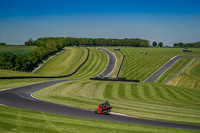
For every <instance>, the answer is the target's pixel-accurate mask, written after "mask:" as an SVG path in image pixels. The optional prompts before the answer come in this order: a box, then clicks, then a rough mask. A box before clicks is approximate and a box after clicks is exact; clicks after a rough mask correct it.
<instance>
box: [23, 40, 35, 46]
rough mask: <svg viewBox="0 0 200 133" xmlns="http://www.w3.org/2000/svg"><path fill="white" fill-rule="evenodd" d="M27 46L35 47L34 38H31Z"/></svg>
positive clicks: (26, 43)
mask: <svg viewBox="0 0 200 133" xmlns="http://www.w3.org/2000/svg"><path fill="white" fill-rule="evenodd" d="M25 45H26V46H34V45H35V41H34V40H33V39H32V38H30V39H29V40H28V41H26V42H25Z"/></svg>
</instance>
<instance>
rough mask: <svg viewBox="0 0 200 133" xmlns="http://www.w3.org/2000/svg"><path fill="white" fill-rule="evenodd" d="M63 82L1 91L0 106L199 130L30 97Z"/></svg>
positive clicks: (186, 125)
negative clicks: (102, 113)
mask: <svg viewBox="0 0 200 133" xmlns="http://www.w3.org/2000/svg"><path fill="white" fill-rule="evenodd" d="M65 81H67V80H59V81H49V82H43V83H38V84H33V85H28V86H23V87H18V88H14V89H10V90H4V91H1V92H0V104H3V105H7V106H12V107H17V108H22V109H28V110H34V111H40V112H46V113H52V114H56V115H64V116H70V117H79V118H87V119H96V120H104V121H111V122H120V123H129V124H137V125H148V126H160V127H167V128H181V129H193V130H200V125H189V124H179V123H172V122H162V121H156V120H146V119H140V118H134V117H128V116H120V115H113V114H112V115H101V114H95V113H94V111H91V110H85V109H79V108H74V107H69V106H64V105H60V104H55V103H51V102H46V101H42V100H39V99H36V98H34V97H32V96H31V94H32V93H34V92H36V91H39V90H41V89H44V88H46V87H49V86H51V85H54V84H57V83H61V82H65ZM111 104H112V103H111ZM97 106H98V105H97ZM97 106H96V107H94V109H95V108H97Z"/></svg>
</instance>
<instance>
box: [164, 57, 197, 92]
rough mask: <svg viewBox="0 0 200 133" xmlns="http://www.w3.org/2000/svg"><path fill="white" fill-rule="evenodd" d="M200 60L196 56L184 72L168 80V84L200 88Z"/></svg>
mask: <svg viewBox="0 0 200 133" xmlns="http://www.w3.org/2000/svg"><path fill="white" fill-rule="evenodd" d="M199 62H200V58H196V59H195V60H194V62H193V63H192V64H191V65H190V66H189V67H188V68H187V69H186V70H185V71H184V72H182V73H180V74H179V75H177V76H176V77H174V78H173V79H172V80H170V81H169V82H167V85H173V86H179V87H181V88H191V89H196V90H200V77H199V75H198V74H199Z"/></svg>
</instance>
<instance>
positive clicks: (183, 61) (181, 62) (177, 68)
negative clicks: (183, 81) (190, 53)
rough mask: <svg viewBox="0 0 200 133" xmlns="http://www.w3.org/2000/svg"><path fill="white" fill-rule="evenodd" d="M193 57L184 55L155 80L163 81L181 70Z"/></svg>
mask: <svg viewBox="0 0 200 133" xmlns="http://www.w3.org/2000/svg"><path fill="white" fill-rule="evenodd" d="M193 58H194V57H184V58H182V59H180V60H179V61H178V62H177V63H176V64H174V65H173V66H172V67H171V68H170V69H169V70H167V71H166V72H165V73H164V74H163V75H162V76H161V77H160V78H159V79H158V80H157V81H156V82H157V83H164V82H165V81H167V80H168V79H170V78H171V77H172V76H174V75H175V74H176V73H178V72H179V71H181V70H182V69H183V68H184V67H185V66H186V65H187V64H188V63H190V61H191V60H192V59H193Z"/></svg>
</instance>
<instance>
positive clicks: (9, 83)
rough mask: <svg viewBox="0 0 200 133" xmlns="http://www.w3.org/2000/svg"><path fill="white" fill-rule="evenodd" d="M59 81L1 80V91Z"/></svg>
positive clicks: (35, 79)
mask: <svg viewBox="0 0 200 133" xmlns="http://www.w3.org/2000/svg"><path fill="white" fill-rule="evenodd" d="M53 80H59V79H46V78H45V79H37V78H34V79H0V90H1V89H10V88H16V87H20V86H24V85H30V84H34V83H40V82H45V81H53Z"/></svg>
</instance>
